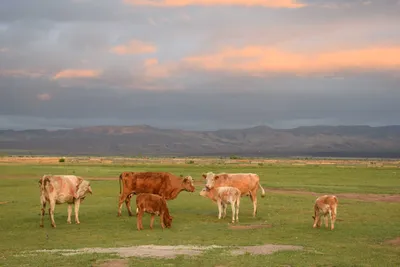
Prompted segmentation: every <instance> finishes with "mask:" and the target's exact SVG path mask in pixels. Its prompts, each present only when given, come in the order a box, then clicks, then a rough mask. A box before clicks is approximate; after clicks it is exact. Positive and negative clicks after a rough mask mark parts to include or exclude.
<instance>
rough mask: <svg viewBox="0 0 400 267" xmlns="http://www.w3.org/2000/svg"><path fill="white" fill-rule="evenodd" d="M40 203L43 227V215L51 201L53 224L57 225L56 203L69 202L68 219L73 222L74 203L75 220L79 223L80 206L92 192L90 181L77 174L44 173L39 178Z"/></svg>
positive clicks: (50, 213) (53, 225) (50, 212)
mask: <svg viewBox="0 0 400 267" xmlns="http://www.w3.org/2000/svg"><path fill="white" fill-rule="evenodd" d="M39 186H40V203H41V204H42V210H41V220H40V227H43V217H44V213H45V208H46V203H47V202H49V204H50V208H49V215H50V220H51V226H52V227H56V223H55V221H54V209H55V205H56V204H63V203H68V219H67V222H68V223H71V213H72V204H74V205H75V222H76V223H77V224H79V223H80V222H79V217H78V213H79V207H80V204H81V202H82V201H83V200H84V199H85V197H86V194H87V193H90V194H92V188H91V187H90V183H89V181H86V180H84V179H83V178H81V177H79V176H75V175H44V176H43V177H42V179H40V180H39Z"/></svg>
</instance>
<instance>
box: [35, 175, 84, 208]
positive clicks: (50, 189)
mask: <svg viewBox="0 0 400 267" xmlns="http://www.w3.org/2000/svg"><path fill="white" fill-rule="evenodd" d="M79 179H80V177H77V176H75V175H44V176H43V177H42V180H41V193H42V194H43V196H44V197H45V198H46V199H47V200H50V199H54V200H55V202H56V203H57V204H61V203H65V202H67V203H73V200H74V196H75V195H76V190H77V189H76V184H77V182H78V180H79Z"/></svg>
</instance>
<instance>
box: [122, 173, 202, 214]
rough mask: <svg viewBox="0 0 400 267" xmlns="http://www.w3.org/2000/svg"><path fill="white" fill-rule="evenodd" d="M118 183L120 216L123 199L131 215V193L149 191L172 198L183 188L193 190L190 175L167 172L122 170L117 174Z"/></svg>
mask: <svg viewBox="0 0 400 267" xmlns="http://www.w3.org/2000/svg"><path fill="white" fill-rule="evenodd" d="M121 181H122V188H121ZM119 183H120V196H119V203H118V216H121V209H122V204H123V202H124V201H125V204H126V208H127V209H128V213H129V216H132V215H133V214H132V210H131V205H130V202H131V196H132V194H140V193H151V194H156V195H159V196H163V197H164V198H165V200H172V199H175V198H176V197H177V196H178V194H179V193H180V192H181V191H183V190H185V191H188V192H194V190H195V188H194V185H193V179H192V177H191V176H186V177H185V178H180V177H177V176H175V175H173V174H172V173H168V172H123V173H121V175H120V176H119Z"/></svg>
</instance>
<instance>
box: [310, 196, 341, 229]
mask: <svg viewBox="0 0 400 267" xmlns="http://www.w3.org/2000/svg"><path fill="white" fill-rule="evenodd" d="M338 203H339V201H338V199H337V197H336V196H333V195H323V196H320V197H318V198H317V199H316V200H315V204H314V216H312V218H313V219H314V224H313V228H315V227H318V228H319V227H321V216H324V219H325V227H326V228H328V217H327V215H328V214H329V218H330V220H331V230H333V229H334V228H335V221H336V215H337V206H338Z"/></svg>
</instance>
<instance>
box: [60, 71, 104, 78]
mask: <svg viewBox="0 0 400 267" xmlns="http://www.w3.org/2000/svg"><path fill="white" fill-rule="evenodd" d="M100 74H101V71H99V70H90V69H67V70H62V71H60V72H58V73H57V74H56V75H54V76H53V79H55V80H57V79H63V78H95V77H98V76H100Z"/></svg>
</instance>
